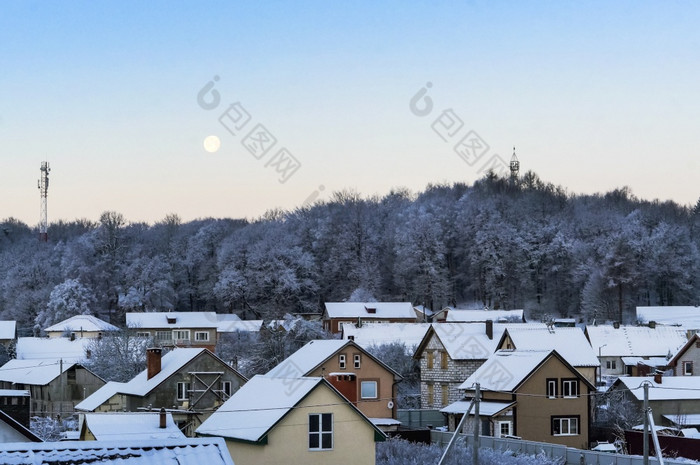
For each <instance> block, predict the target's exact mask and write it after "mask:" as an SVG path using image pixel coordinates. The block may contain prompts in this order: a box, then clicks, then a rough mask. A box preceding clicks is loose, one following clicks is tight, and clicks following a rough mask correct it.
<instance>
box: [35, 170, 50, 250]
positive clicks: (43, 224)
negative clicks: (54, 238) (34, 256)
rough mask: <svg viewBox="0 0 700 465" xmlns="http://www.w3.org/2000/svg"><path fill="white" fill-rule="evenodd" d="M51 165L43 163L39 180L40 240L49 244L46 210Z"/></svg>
mask: <svg viewBox="0 0 700 465" xmlns="http://www.w3.org/2000/svg"><path fill="white" fill-rule="evenodd" d="M49 171H51V168H49V163H48V162H46V161H42V162H41V177H40V178H39V182H38V184H39V192H40V194H41V213H40V215H39V240H40V241H42V242H47V241H48V240H49V233H48V226H49V220H48V213H47V210H46V196H47V195H48V193H49Z"/></svg>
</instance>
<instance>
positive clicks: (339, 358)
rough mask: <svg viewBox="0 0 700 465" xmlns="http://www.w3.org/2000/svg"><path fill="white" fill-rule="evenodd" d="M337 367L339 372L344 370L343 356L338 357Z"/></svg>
mask: <svg viewBox="0 0 700 465" xmlns="http://www.w3.org/2000/svg"><path fill="white" fill-rule="evenodd" d="M338 366H339V367H340V369H341V370H344V369H345V354H340V355H338Z"/></svg>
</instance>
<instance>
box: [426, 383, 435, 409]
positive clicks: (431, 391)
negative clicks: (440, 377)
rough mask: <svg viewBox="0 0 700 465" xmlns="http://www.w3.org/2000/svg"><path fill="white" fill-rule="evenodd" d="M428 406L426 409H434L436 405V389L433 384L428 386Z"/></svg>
mask: <svg viewBox="0 0 700 465" xmlns="http://www.w3.org/2000/svg"><path fill="white" fill-rule="evenodd" d="M427 387H428V405H427V406H426V407H432V406H433V404H434V403H435V387H434V386H433V385H432V384H428V386H427Z"/></svg>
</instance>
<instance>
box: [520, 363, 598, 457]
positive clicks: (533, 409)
mask: <svg viewBox="0 0 700 465" xmlns="http://www.w3.org/2000/svg"><path fill="white" fill-rule="evenodd" d="M575 377H576V375H575V373H574V372H572V371H571V370H570V369H569V368H568V367H567V366H566V365H564V364H563V363H562V362H561V361H560V360H559V359H557V358H556V357H550V358H549V359H547V361H545V363H544V364H543V365H541V366H540V368H539V369H538V370H537V371H536V372H535V373H533V374H532V376H530V378H528V379H527V380H526V381H525V382H524V383H523V384H522V386H521V387H520V388H519V389H518V390H517V393H516V394H518V396H517V404H516V406H515V431H514V433H513V434H515V435H516V436H520V437H522V438H523V439H527V440H531V441H542V442H550V443H554V444H562V445H565V446H568V447H576V448H578V449H587V448H588V425H589V411H590V410H589V403H588V402H589V397H590V396H588V395H586V394H588V393H589V388H588V387H587V385H586V384H585V383H584V382H583V381H582V380H579V396H578V397H576V398H571V399H567V398H563V397H562V396H561V379H562V378H575ZM548 378H556V379H557V380H558V396H557V398H555V399H550V398H547V397H546V394H547V379H548ZM528 394H531V395H528ZM576 415H578V416H579V434H578V435H575V436H554V435H552V425H551V424H552V416H576Z"/></svg>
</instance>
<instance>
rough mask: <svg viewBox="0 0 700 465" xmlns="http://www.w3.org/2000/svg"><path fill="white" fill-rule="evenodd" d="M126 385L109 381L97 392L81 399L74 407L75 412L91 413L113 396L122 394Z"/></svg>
mask: <svg viewBox="0 0 700 465" xmlns="http://www.w3.org/2000/svg"><path fill="white" fill-rule="evenodd" d="M126 384H127V383H119V382H117V381H109V382H107V384H105V385H104V386H102V387H101V388H99V389H98V390H97V391H95V392H93V393H92V395H90V396H88V397H87V398H86V399H83V401H82V402H80V403H79V404H78V405H76V406H75V410H81V411H84V412H92V411H94V410H95V409H96V408H97V407H99V406H100V405H102V404H104V403H105V402H107V401H108V400H109V399H110V398H111V397H112V396H113V395H114V394H116V393H118V392H122V391H123V389H124V388H125V386H126Z"/></svg>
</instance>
